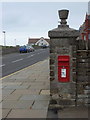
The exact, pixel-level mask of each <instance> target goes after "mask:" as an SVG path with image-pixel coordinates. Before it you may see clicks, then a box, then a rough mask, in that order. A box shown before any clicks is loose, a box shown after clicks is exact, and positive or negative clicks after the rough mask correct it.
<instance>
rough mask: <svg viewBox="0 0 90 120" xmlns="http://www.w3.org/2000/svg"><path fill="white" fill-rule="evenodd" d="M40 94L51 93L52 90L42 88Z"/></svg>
mask: <svg viewBox="0 0 90 120" xmlns="http://www.w3.org/2000/svg"><path fill="white" fill-rule="evenodd" d="M40 95H50V90H41V92H40Z"/></svg>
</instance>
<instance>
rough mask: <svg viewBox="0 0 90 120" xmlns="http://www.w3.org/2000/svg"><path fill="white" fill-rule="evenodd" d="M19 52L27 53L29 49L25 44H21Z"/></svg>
mask: <svg viewBox="0 0 90 120" xmlns="http://www.w3.org/2000/svg"><path fill="white" fill-rule="evenodd" d="M19 52H20V53H23V52H24V53H25V52H27V49H26V46H25V45H24V46H21V47H20V48H19Z"/></svg>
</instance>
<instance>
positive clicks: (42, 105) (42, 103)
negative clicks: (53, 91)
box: [32, 100, 49, 110]
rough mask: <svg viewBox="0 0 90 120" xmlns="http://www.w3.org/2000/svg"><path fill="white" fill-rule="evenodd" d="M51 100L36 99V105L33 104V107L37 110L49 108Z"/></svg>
mask: <svg viewBox="0 0 90 120" xmlns="http://www.w3.org/2000/svg"><path fill="white" fill-rule="evenodd" d="M48 105H49V101H48V100H36V101H35V103H34V105H33V106H32V109H36V110H44V109H46V110H47V109H48Z"/></svg>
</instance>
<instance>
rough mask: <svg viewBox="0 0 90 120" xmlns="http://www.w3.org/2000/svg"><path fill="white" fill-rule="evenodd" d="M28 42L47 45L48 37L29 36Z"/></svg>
mask: <svg viewBox="0 0 90 120" xmlns="http://www.w3.org/2000/svg"><path fill="white" fill-rule="evenodd" d="M28 44H29V45H38V46H43V45H46V46H49V39H47V38H43V37H41V38H29V39H28Z"/></svg>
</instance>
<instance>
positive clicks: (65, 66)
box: [58, 55, 70, 82]
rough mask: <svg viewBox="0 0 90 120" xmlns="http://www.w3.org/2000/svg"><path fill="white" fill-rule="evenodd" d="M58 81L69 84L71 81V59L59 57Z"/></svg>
mask: <svg viewBox="0 0 90 120" xmlns="http://www.w3.org/2000/svg"><path fill="white" fill-rule="evenodd" d="M58 81H59V82H69V81H70V57H69V56H66V55H65V56H64V55H62V56H58Z"/></svg>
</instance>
